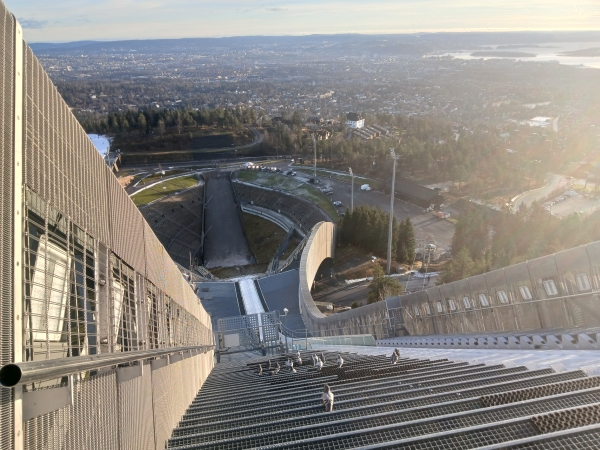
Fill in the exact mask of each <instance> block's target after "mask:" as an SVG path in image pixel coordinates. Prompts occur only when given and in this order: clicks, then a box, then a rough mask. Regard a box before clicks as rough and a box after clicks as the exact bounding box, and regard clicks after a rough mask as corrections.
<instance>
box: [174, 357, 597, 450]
mask: <svg viewBox="0 0 600 450" xmlns="http://www.w3.org/2000/svg"><path fill="white" fill-rule="evenodd" d="M325 357H326V364H325V367H324V368H323V370H322V371H321V372H319V371H317V370H316V369H315V368H314V367H312V364H311V363H309V361H310V357H309V354H307V353H304V354H303V362H304V364H303V365H302V366H300V367H297V368H296V370H297V373H291V372H290V371H289V370H287V369H286V367H285V365H284V361H285V357H277V358H271V361H272V362H275V361H277V362H279V364H280V365H281V371H280V372H279V373H278V374H277V375H270V374H267V371H266V370H265V369H266V364H265V363H266V361H267V359H266V358H257V359H252V360H250V361H248V360H245V361H243V362H241V361H233V362H229V363H221V364H219V365H218V366H216V367H215V369H213V371H212V373H211V374H210V375H209V377H208V379H207V380H206V383H205V384H204V386H203V387H202V389H201V390H200V392H199V393H198V396H197V397H196V399H195V400H194V401H193V402H192V405H191V406H190V407H189V409H188V410H187V412H186V414H185V415H184V417H183V419H182V420H181V421H180V423H179V426H178V427H177V428H176V429H175V430H174V432H173V435H172V437H171V439H170V441H169V448H186V449H192V448H193V449H198V448H219V449H244V448H257V447H266V446H268V447H269V448H294V449H296V448H298V449H299V448H303V449H323V450H325V449H342V448H357V447H365V446H373V447H369V448H375V446H376V448H410V449H435V448H487V447H488V446H492V445H501V448H532V449H533V448H535V449H539V448H565V449H566V448H590V447H591V446H592V445H593V444H595V445H597V443H598V442H600V426H599V425H597V423H598V422H600V415H598V403H600V376H588V375H587V374H586V373H585V372H583V371H582V370H567V371H563V372H559V373H557V372H555V371H554V370H553V369H552V368H541V369H537V370H529V369H527V368H526V367H523V366H515V367H505V366H503V365H502V364H496V365H484V364H469V363H466V362H452V361H449V360H446V359H439V360H417V359H408V358H402V359H401V360H400V363H399V364H397V365H392V364H391V363H390V360H389V358H388V357H385V356H365V355H357V354H351V353H344V354H343V358H344V360H345V362H344V366H343V367H342V368H341V369H338V368H337V367H335V358H336V354H333V353H325ZM259 363H262V364H263V375H260V376H259V375H257V367H258V366H257V365H258V364H259ZM325 383H327V384H328V385H329V386H330V387H331V390H332V392H333V393H334V394H335V402H334V410H333V412H324V410H323V407H322V405H321V401H320V397H321V393H322V386H323V385H324V384H325ZM557 442H558V443H561V444H560V446H557ZM568 443H571V445H570V446H569V445H567V444H568ZM574 443H576V444H577V445H574V446H573V444H574ZM494 448H496V447H494ZM498 448H500V447H498ZM593 448H597V446H594V447H593Z"/></svg>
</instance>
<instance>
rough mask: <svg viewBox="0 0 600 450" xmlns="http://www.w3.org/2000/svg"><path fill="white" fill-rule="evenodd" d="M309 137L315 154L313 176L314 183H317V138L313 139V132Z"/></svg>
mask: <svg viewBox="0 0 600 450" xmlns="http://www.w3.org/2000/svg"><path fill="white" fill-rule="evenodd" d="M310 137H311V138H312V141H313V149H314V151H315V155H314V159H313V162H314V165H313V178H314V181H315V184H317V140H316V139H315V135H314V133H313V134H311V135H310Z"/></svg>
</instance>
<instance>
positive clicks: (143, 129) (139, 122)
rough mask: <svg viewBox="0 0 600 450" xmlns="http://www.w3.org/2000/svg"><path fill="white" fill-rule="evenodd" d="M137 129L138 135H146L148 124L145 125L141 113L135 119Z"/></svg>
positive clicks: (144, 119)
mask: <svg viewBox="0 0 600 450" xmlns="http://www.w3.org/2000/svg"><path fill="white" fill-rule="evenodd" d="M137 128H138V130H140V134H145V133H147V128H148V124H147V123H146V116H144V115H143V114H141V113H140V115H139V116H138V118H137Z"/></svg>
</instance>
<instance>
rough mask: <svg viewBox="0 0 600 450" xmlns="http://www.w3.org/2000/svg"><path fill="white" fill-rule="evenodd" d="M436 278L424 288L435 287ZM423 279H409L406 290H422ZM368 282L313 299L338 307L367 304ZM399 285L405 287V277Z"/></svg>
mask: <svg viewBox="0 0 600 450" xmlns="http://www.w3.org/2000/svg"><path fill="white" fill-rule="evenodd" d="M436 278H437V277H436V276H433V277H431V279H430V280H429V283H426V284H425V288H428V287H433V286H435V280H436ZM423 280H424V279H423V278H411V279H410V281H409V282H408V287H407V289H408V290H409V291H410V292H413V291H418V290H421V289H422V288H423ZM369 284H370V283H369V282H365V283H363V284H359V285H354V286H350V287H347V288H344V289H341V290H339V291H336V292H333V293H330V294H325V295H319V294H316V295H313V299H314V300H315V301H317V302H330V303H333V304H334V305H340V306H351V305H352V303H353V302H358V303H362V304H363V305H366V304H367V295H368V294H369ZM400 284H402V286H406V277H402V278H401V279H400Z"/></svg>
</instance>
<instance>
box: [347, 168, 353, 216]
mask: <svg viewBox="0 0 600 450" xmlns="http://www.w3.org/2000/svg"><path fill="white" fill-rule="evenodd" d="M348 172H350V176H351V177H352V194H351V195H350V212H351V213H352V212H354V173H353V172H352V167H348Z"/></svg>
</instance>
